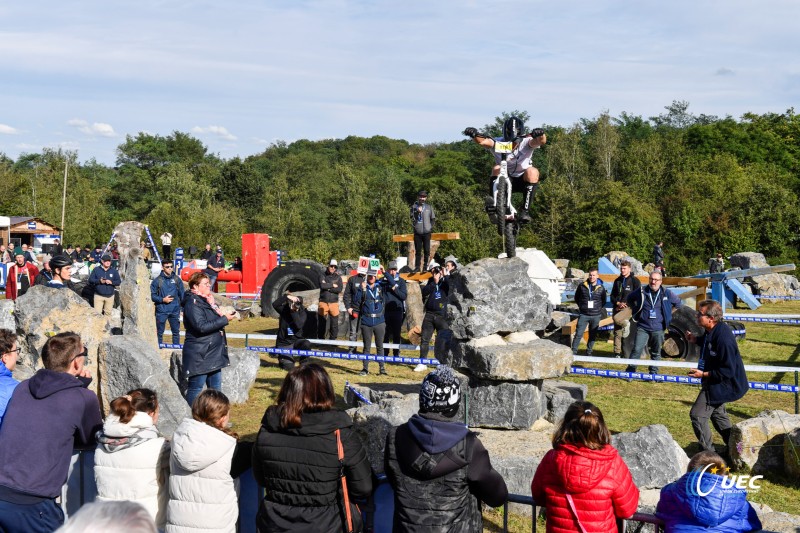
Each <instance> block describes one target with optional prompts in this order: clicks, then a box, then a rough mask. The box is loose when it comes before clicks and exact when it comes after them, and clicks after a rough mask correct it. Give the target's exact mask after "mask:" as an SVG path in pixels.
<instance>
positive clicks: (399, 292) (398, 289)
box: [381, 261, 408, 357]
mask: <svg viewBox="0 0 800 533" xmlns="http://www.w3.org/2000/svg"><path fill="white" fill-rule="evenodd" d="M381 286H382V287H383V288H384V293H385V294H386V311H385V312H384V316H385V317H386V334H385V335H384V337H383V342H390V341H391V342H393V343H396V344H400V341H401V340H402V338H401V336H400V334H401V333H400V330H401V329H402V328H403V321H404V320H405V318H406V297H407V296H408V288H407V287H406V280H404V279H403V278H401V277H400V274H398V273H397V261H389V268H388V269H387V271H386V274H384V276H383V279H382V280H381ZM393 353H394V356H395V357H397V356H398V355H400V348H395V349H394V352H393ZM383 355H387V356H388V355H389V348H386V349H385V350H384V351H383Z"/></svg>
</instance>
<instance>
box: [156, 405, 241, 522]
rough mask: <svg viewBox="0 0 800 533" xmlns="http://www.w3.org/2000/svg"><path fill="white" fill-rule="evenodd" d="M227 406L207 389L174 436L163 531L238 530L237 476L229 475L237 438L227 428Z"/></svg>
mask: <svg viewBox="0 0 800 533" xmlns="http://www.w3.org/2000/svg"><path fill="white" fill-rule="evenodd" d="M230 409H231V404H230V401H229V400H228V398H227V396H225V395H224V394H223V393H221V392H220V391H218V390H214V389H206V390H204V391H203V392H201V393H200V394H199V395H198V396H197V398H196V399H195V400H194V403H193V404H192V418H184V419H183V420H182V421H181V423H180V424H179V425H178V427H177V429H175V433H174V434H173V435H172V453H171V454H170V478H169V505H168V507H167V529H166V531H167V533H189V532H193V531H198V532H200V531H202V532H209V531H215V532H220V533H223V532H230V533H235V531H236V520H237V519H238V517H239V501H238V496H237V492H238V490H237V489H238V487H237V484H238V480H234V478H235V477H238V474H239V473H237V472H234V471H232V467H233V463H234V455H237V440H238V438H239V436H238V435H237V434H236V433H234V432H233V431H231V430H230V429H229V427H228V426H229V422H230Z"/></svg>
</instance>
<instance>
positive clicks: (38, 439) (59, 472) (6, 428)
mask: <svg viewBox="0 0 800 533" xmlns="http://www.w3.org/2000/svg"><path fill="white" fill-rule="evenodd" d="M41 356H42V363H43V364H44V368H42V369H40V370H39V371H37V372H36V374H34V375H33V377H31V378H30V379H26V380H25V381H23V382H21V383H20V384H19V385H18V386H17V388H16V389H14V393H13V394H12V395H11V400H10V401H9V403H8V408H7V409H6V413H5V416H4V417H3V426H2V428H0V531H26V532H39V531H42V532H43V531H54V530H56V529H58V528H59V527H60V526H61V524H63V522H64V512H63V511H62V510H61V507H60V506H59V505H58V503H56V498H57V497H59V496H61V487H62V486H63V485H64V483H66V481H67V473H68V472H69V465H70V462H71V459H72V453H73V449H74V447H80V448H82V447H88V446H91V447H94V445H95V434H96V433H97V431H98V430H100V429H101V428H102V427H103V417H102V415H101V414H100V404H99V402H98V401H97V395H96V394H95V393H94V392H92V391H90V390H88V389H87V388H86V387H87V385H88V384H89V383H90V382H91V381H92V379H91V378H92V374H91V372H89V370H88V369H87V368H86V365H87V364H88V359H89V351H88V350H87V349H86V346H85V345H84V344H83V341H82V340H81V337H80V335H78V334H77V333H72V332H64V333H58V334H56V335H53V336H52V337H50V338H49V339H47V342H45V344H44V346H43V347H42V349H41Z"/></svg>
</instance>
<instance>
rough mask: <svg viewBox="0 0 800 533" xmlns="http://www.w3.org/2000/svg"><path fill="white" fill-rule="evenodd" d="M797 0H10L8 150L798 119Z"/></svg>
mask: <svg viewBox="0 0 800 533" xmlns="http://www.w3.org/2000/svg"><path fill="white" fill-rule="evenodd" d="M798 20H800V2H797V1H796V0H761V1H760V2H757V3H756V2H752V1H744V0H710V1H697V0H691V1H685V0H675V1H672V2H654V1H649V0H640V1H635V2H634V1H603V0H594V1H588V0H587V1H580V0H575V1H570V2H567V1H549V2H543V1H538V0H531V1H525V0H515V1H483V2H477V1H474V0H464V1H460V2H456V1H451V0H425V1H417V0H406V1H404V2H397V1H396V2H389V1H385V0H369V1H345V0H339V1H336V0H330V1H304V0H291V1H271V0H260V1H256V0H248V1H239V0H228V1H226V2H206V1H203V0H192V1H191V2H190V1H185V0H171V1H166V0H161V1H158V0H137V2H128V1H114V2H108V1H107V0H106V1H102V2H101V1H84V0H76V1H72V2H63V1H59V2H55V1H51V0H42V1H39V0H31V1H30V2H4V3H2V4H0V73H2V74H0V153H5V154H6V155H8V156H9V157H11V158H13V159H16V158H17V157H18V156H19V155H20V154H22V153H35V152H39V151H41V150H42V148H43V147H49V148H62V149H65V150H73V151H77V153H78V159H79V160H80V161H87V160H90V159H95V160H97V161H98V162H99V163H103V164H108V165H113V164H114V162H115V160H116V147H117V146H118V145H120V144H121V143H123V142H124V141H125V138H126V136H127V135H131V136H136V135H137V134H138V133H139V132H145V133H149V134H158V135H169V134H170V133H172V132H173V131H182V132H187V133H190V134H191V135H193V136H194V137H196V138H198V139H200V140H201V141H202V142H203V143H204V144H205V145H206V146H207V147H208V149H209V151H210V152H211V153H214V154H218V155H219V156H220V157H222V158H225V159H229V158H232V157H236V156H239V157H247V156H249V155H253V154H258V153H261V152H263V151H264V150H265V149H266V148H267V147H268V146H269V145H270V144H272V143H275V142H277V141H286V142H292V141H295V140H298V139H310V140H319V139H330V138H344V137H347V136H349V135H358V136H364V137H369V136H373V135H384V136H387V137H391V138H395V139H406V140H408V141H410V142H414V143H423V144H425V143H436V142H452V141H456V140H459V139H461V138H462V137H461V136H460V132H461V131H462V130H463V129H464V128H465V127H467V126H475V127H481V126H482V125H484V124H487V123H490V122H493V120H494V117H496V116H498V115H500V114H501V113H503V112H505V111H511V110H515V109H519V110H524V111H527V112H528V113H529V114H530V116H531V120H530V121H529V124H528V126H530V127H537V126H541V125H545V124H547V125H560V126H571V125H572V124H574V123H576V122H578V121H580V120H581V119H582V118H593V117H596V116H598V115H599V114H601V113H603V112H604V111H608V112H609V113H610V114H611V115H612V116H618V115H619V114H620V113H621V112H623V111H624V112H627V113H628V114H633V115H641V116H642V117H644V118H648V117H651V116H656V115H659V114H661V113H663V112H664V107H665V106H668V105H670V104H671V103H672V102H673V101H675V100H683V101H688V102H689V103H690V107H689V111H690V112H691V113H694V114H697V115H699V114H707V115H718V116H727V115H730V116H733V117H734V118H740V117H741V115H742V114H744V113H747V112H754V113H767V112H775V113H783V112H785V111H786V110H787V109H789V108H790V107H793V106H795V105H796V103H797V102H800V62H798V60H797V53H798V51H800V31H797V24H798V23H797V21H798Z"/></svg>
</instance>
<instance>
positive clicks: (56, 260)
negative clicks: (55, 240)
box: [50, 254, 72, 270]
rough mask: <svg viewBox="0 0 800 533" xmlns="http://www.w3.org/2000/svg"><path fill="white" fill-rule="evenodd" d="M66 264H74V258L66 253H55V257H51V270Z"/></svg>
mask: <svg viewBox="0 0 800 533" xmlns="http://www.w3.org/2000/svg"><path fill="white" fill-rule="evenodd" d="M65 266H72V259H70V258H69V257H67V256H66V255H64V254H61V255H54V256H53V258H52V259H50V269H51V270H55V269H57V268H64V267H65Z"/></svg>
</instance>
